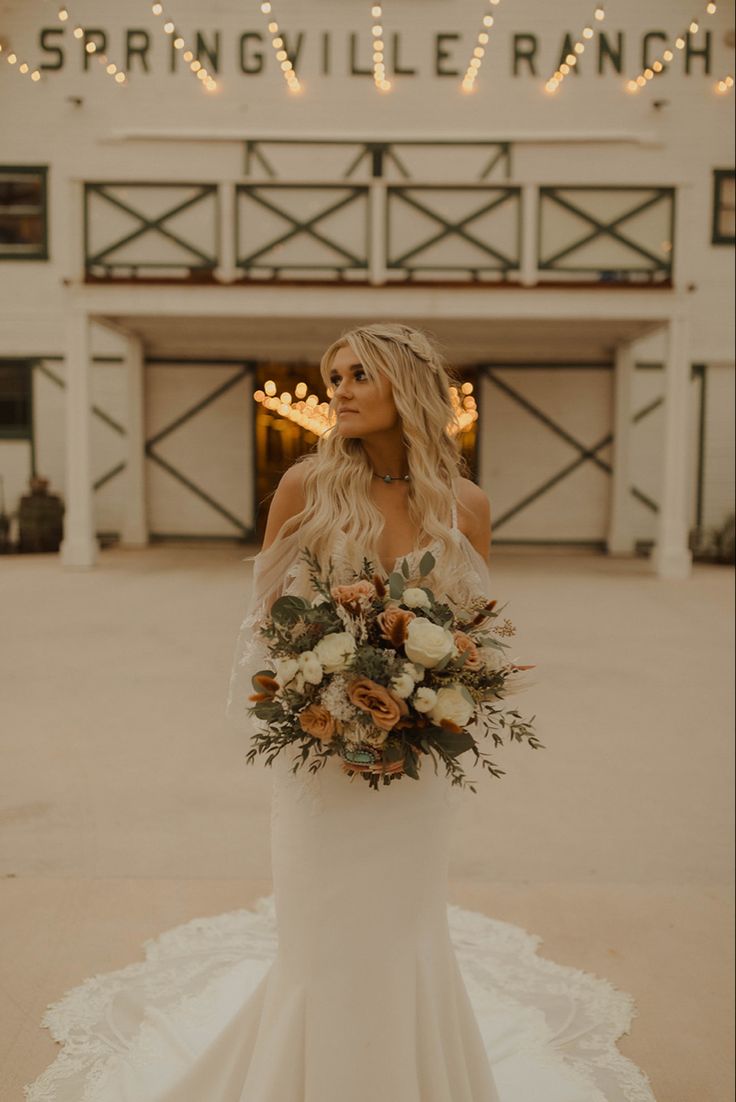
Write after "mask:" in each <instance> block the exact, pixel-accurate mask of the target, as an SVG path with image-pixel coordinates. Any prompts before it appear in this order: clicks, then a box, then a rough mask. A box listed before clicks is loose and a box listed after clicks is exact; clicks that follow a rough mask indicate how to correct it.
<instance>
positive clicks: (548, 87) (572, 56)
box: [544, 4, 606, 95]
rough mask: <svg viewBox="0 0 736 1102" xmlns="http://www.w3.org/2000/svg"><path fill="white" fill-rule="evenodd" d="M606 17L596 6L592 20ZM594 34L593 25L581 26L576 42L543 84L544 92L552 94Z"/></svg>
mask: <svg viewBox="0 0 736 1102" xmlns="http://www.w3.org/2000/svg"><path fill="white" fill-rule="evenodd" d="M605 18H606V11H605V8H604V7H603V5H602V4H598V5H597V6H596V9H595V12H594V22H596V23H602V22H603V20H604V19H605ZM594 34H595V30H594V28H593V26H591V25H590V24H588V26H587V27H584V28H583V33H582V35H581V36H580V38H579V39H578V40H577V42H576V43H575V44H574V45H573V48H572V50H571V51H570V53H569V54H567V56H566V57H565V60H564V61H563V62H562V64H561V65H560V67H559V69H555V71H554V73H553V74H552V76H551V77H550V78H549V80H548V81H547V83H546V84H545V86H544V90H545V92H549V93H550V94H551V95H553V94H554V93H555V92H556V91H557V89H558V88H559V87H560V86H561V84H562V82H563V80H564V79H565V77H566V76H567V75H568V74H569V73H570V72H571V71H572V70H573V69H574V68H575V66H576V65H577V63H578V58H579V57H580V55H581V54H582V53H583V52H584V51H585V43H586V41H589V40H590V39H591V38H592V37H593V36H594Z"/></svg>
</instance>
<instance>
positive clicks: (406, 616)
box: [376, 607, 415, 648]
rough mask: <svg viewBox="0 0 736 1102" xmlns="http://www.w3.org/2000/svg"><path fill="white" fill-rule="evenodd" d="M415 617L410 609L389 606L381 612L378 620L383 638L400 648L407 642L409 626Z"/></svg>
mask: <svg viewBox="0 0 736 1102" xmlns="http://www.w3.org/2000/svg"><path fill="white" fill-rule="evenodd" d="M414 618H415V613H413V612H410V611H409V610H408V609H404V608H393V607H389V608H387V609H384V611H383V612H379V614H378V616H377V617H376V620H377V621H378V626H379V628H380V629H381V635H382V636H383V638H384V639H387V640H388V641H389V643H391V645H392V646H394V647H397V648H398V647H400V646H401V645H402V644H403V643H405V642H406V635H407V628H408V626H409V622H410V621H411V620H413V619H414Z"/></svg>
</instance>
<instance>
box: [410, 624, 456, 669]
mask: <svg viewBox="0 0 736 1102" xmlns="http://www.w3.org/2000/svg"><path fill="white" fill-rule="evenodd" d="M454 649H455V640H454V639H453V637H452V634H451V633H450V632H449V631H448V630H447V628H443V627H442V626H441V624H433V623H431V621H429V620H426V619H425V618H424V617H423V616H416V617H415V618H414V619H413V620H411V621H410V622H409V626H408V628H407V635H406V642H405V643H404V650H405V651H406V656H407V658H410V659H411V661H412V662H419V663H420V665H422V666H429V667H432V666H436V665H437V664H438V663H439V662H441V661H442V659H443V658H446V657H447V655H448V654H452V652H453V651H454Z"/></svg>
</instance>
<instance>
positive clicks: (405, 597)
mask: <svg viewBox="0 0 736 1102" xmlns="http://www.w3.org/2000/svg"><path fill="white" fill-rule="evenodd" d="M401 603H402V605H406V607H407V608H430V607H431V601H430V599H429V597H428V596H427V594H426V593H425V592H424V590H423V589H419V588H417V587H416V586H411V585H410V586H408V587H407V588H406V589H405V590H404V592H403V594H402V597H401Z"/></svg>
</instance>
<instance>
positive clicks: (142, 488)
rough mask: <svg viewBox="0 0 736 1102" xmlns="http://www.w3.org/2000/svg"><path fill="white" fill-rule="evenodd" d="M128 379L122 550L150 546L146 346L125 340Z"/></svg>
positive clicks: (132, 338)
mask: <svg viewBox="0 0 736 1102" xmlns="http://www.w3.org/2000/svg"><path fill="white" fill-rule="evenodd" d="M125 341H126V354H125V376H126V397H127V424H128V436H127V439H128V454H127V457H126V461H125V505H124V508H125V512H124V514H123V525H122V530H121V533H120V543H121V545H122V546H123V547H145V546H146V545H147V544H148V523H147V519H146V483H145V462H146V459H145V454H144V447H145V374H144V373H145V367H144V357H143V342H142V341H141V339H140V337H138V336H136V335H135V334H133V333H131V334H129V335H127V336H126V338H125Z"/></svg>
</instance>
